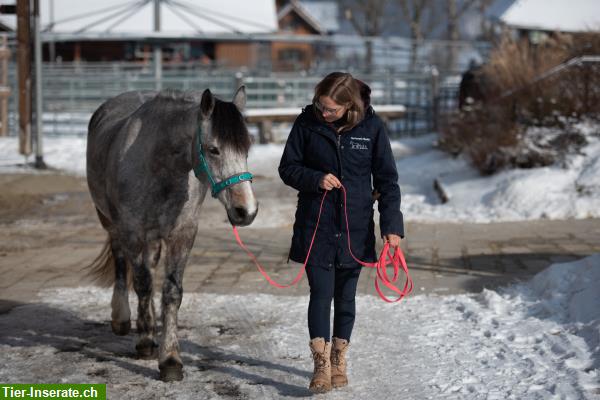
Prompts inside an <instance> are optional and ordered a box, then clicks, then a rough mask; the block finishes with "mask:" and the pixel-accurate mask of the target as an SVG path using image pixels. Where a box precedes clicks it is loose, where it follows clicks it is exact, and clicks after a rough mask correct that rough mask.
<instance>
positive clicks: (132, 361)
mask: <svg viewBox="0 0 600 400" xmlns="http://www.w3.org/2000/svg"><path fill="white" fill-rule="evenodd" d="M599 286H600V255H594V256H590V257H588V258H585V259H582V260H579V261H576V262H571V263H566V264H555V265H553V266H551V267H549V268H548V269H547V270H545V271H542V272H541V273H539V274H538V275H536V276H535V277H534V278H533V279H532V280H530V281H529V282H524V283H521V284H517V285H513V286H510V287H507V288H504V289H502V290H499V291H490V290H484V291H483V292H481V293H478V294H468V295H467V294H463V295H450V296H437V295H415V296H409V297H407V298H405V299H404V300H403V301H402V302H401V303H400V304H396V305H389V304H386V303H384V302H382V301H381V300H380V299H379V298H377V297H375V296H359V297H358V299H357V309H358V318H357V321H356V326H355V330H354V333H353V337H352V344H351V348H350V351H349V353H348V355H349V379H350V386H349V387H346V388H343V389H339V390H335V391H333V392H332V393H330V394H328V395H327V397H328V398H331V399H365V398H373V399H392V398H407V399H598V398H600V383H599V378H600V377H599V376H598V369H599V367H600V347H599V335H600V299H599V297H598V296H597V288H598V287H599ZM250 298H251V301H249V299H250ZM110 299H111V293H110V291H109V290H106V289H99V288H93V287H81V288H76V289H73V288H58V289H52V290H50V289H48V290H45V291H43V292H41V293H40V294H39V297H38V299H37V300H38V302H36V303H32V304H26V305H22V306H17V307H15V308H13V309H12V310H11V311H10V312H9V313H8V314H3V315H0V365H3V366H8V365H10V368H6V367H3V368H0V382H7V383H9V382H58V381H60V382H105V383H107V387H108V393H109V394H110V398H136V399H138V398H139V399H141V398H166V397H168V398H177V399H209V398H220V396H225V397H226V396H227V395H229V396H231V397H236V398H252V399H258V398H260V399H280V398H292V397H298V396H306V395H308V391H307V389H306V388H307V386H308V381H309V379H310V371H311V368H312V365H311V362H312V360H311V358H310V353H309V349H308V333H307V330H306V326H305V320H306V315H305V314H306V308H307V296H303V297H290V296H272V295H266V294H255V295H252V296H251V297H249V295H235V294H232V295H216V294H204V293H202V294H200V293H186V294H185V295H184V297H183V302H182V305H181V310H180V312H179V327H180V328H179V338H180V344H181V350H182V357H183V359H184V363H185V367H184V373H185V376H184V380H183V381H182V382H179V383H175V384H163V383H162V382H160V381H158V380H157V377H158V371H157V370H158V369H157V362H156V361H155V360H154V361H152V360H151V361H146V360H138V359H136V358H135V356H134V350H133V349H134V345H135V336H134V335H129V336H127V337H117V336H114V335H113V334H112V333H111V332H110V327H109V325H110V324H109V323H108V318H109V316H110V307H109V304H110ZM156 300H157V302H158V299H156ZM157 304H160V303H157ZM130 305H131V309H132V312H133V315H132V320H135V318H136V315H135V310H136V299H135V296H133V295H132V296H131V297H130ZM48 366H52V367H51V368H48Z"/></svg>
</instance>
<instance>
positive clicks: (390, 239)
mask: <svg viewBox="0 0 600 400" xmlns="http://www.w3.org/2000/svg"><path fill="white" fill-rule="evenodd" d="M400 240H401V238H400V236H398V235H394V234H393V233H390V234H388V235H385V236H384V237H383V241H384V242H387V243H389V244H390V246H392V247H399V246H400Z"/></svg>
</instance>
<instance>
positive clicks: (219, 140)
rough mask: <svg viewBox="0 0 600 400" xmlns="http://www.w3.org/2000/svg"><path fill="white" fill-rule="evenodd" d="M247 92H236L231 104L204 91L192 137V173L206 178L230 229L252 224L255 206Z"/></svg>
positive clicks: (242, 88) (255, 210)
mask: <svg viewBox="0 0 600 400" xmlns="http://www.w3.org/2000/svg"><path fill="white" fill-rule="evenodd" d="M245 105H246V90H245V88H244V87H243V86H242V87H240V88H239V89H238V91H237V92H236V94H235V96H234V97H233V102H225V101H221V100H219V99H217V98H215V97H214V96H213V94H212V93H211V92H210V90H208V89H206V90H205V91H204V93H203V94H202V100H201V102H200V120H199V127H200V128H199V130H198V132H197V133H196V135H195V137H194V145H193V150H192V151H193V153H192V154H194V157H193V162H194V170H195V171H196V174H197V175H202V176H201V178H204V177H205V178H206V179H207V180H208V184H209V185H210V187H211V191H212V194H213V196H214V197H216V198H218V199H219V201H220V202H221V203H222V204H223V206H224V207H225V210H227V216H228V217H229V221H230V222H231V224H232V225H236V226H245V225H249V224H251V223H252V221H253V220H254V217H256V213H257V212H258V203H257V201H256V198H255V197H254V192H253V191H252V186H251V181H250V179H251V177H252V176H251V175H250V173H248V172H245V171H248V150H249V149H250V135H249V134H248V129H247V128H246V124H245V122H244V117H243V116H242V110H243V109H244V107H245Z"/></svg>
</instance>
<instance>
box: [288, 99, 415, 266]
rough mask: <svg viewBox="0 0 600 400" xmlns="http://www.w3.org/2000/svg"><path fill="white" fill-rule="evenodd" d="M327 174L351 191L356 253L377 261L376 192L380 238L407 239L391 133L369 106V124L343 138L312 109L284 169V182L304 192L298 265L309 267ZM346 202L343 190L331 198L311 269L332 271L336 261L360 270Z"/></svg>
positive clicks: (299, 123) (295, 132) (296, 239)
mask: <svg viewBox="0 0 600 400" xmlns="http://www.w3.org/2000/svg"><path fill="white" fill-rule="evenodd" d="M328 173H332V174H334V175H335V176H336V177H337V178H338V179H339V180H340V181H341V182H342V184H343V185H344V187H345V188H346V192H347V202H348V220H349V226H350V238H351V244H352V252H353V253H354V255H355V256H356V257H357V258H358V259H360V260H362V261H368V262H372V261H375V260H376V258H377V257H376V254H375V234H374V221H373V213H374V211H373V204H374V200H373V196H372V191H373V188H375V189H376V190H377V191H378V192H379V193H380V194H381V196H380V197H379V200H378V209H379V213H380V228H381V235H382V236H383V235H386V234H396V235H399V236H402V237H404V224H403V217H402V213H401V212H400V188H399V187H398V173H397V171H396V163H395V161H394V157H393V155H392V150H391V147H390V142H389V139H388V135H387V132H386V128H385V126H384V124H383V121H382V120H381V119H380V118H379V117H378V116H377V115H376V114H375V112H374V111H373V108H371V107H370V106H369V107H368V108H367V110H366V113H365V117H364V119H363V120H362V121H361V122H360V123H359V124H358V125H356V126H355V127H354V128H353V129H351V130H349V131H345V132H343V133H342V134H341V135H338V134H337V133H336V132H335V130H334V129H333V128H331V127H330V126H329V125H327V124H326V123H324V122H321V121H320V120H319V119H318V118H317V116H316V115H315V112H314V109H313V106H312V105H309V106H307V107H305V108H304V109H303V110H302V113H301V114H300V115H299V116H298V118H297V119H296V121H295V123H294V126H293V128H292V131H291V132H290V135H289V137H288V140H287V143H286V145H285V150H284V151H283V156H282V157H281V162H280V164H279V176H280V177H281V179H282V180H283V182H284V183H285V184H286V185H289V186H291V187H293V188H294V189H296V190H298V192H299V193H298V206H297V209H296V220H295V223H294V233H293V238H292V245H291V249H290V259H292V260H293V261H296V262H300V263H304V260H305V258H306V254H307V252H308V247H309V245H310V240H311V237H312V234H313V232H314V229H315V225H316V222H317V217H318V213H319V205H320V202H321V198H322V196H323V189H321V188H320V187H319V182H320V180H321V178H322V177H323V176H324V175H326V174H328ZM371 177H372V179H371ZM343 201H344V200H343V194H342V191H341V189H333V190H331V191H330V192H329V193H328V194H327V197H326V199H325V203H324V205H323V214H322V215H321V221H320V224H319V230H318V232H317V235H316V237H315V243H314V245H313V248H312V253H311V256H310V259H309V261H308V262H309V264H311V265H319V266H322V267H328V268H331V267H332V266H333V264H334V262H335V260H336V256H337V262H338V263H339V264H340V265H341V266H342V267H344V266H346V267H349V266H355V265H356V262H355V261H354V260H353V259H352V257H351V255H350V252H349V251H348V244H347V233H346V232H347V229H346V222H345V218H344V209H343Z"/></svg>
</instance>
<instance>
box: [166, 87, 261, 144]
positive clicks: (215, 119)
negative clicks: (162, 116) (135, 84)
mask: <svg viewBox="0 0 600 400" xmlns="http://www.w3.org/2000/svg"><path fill="white" fill-rule="evenodd" d="M157 100H159V101H164V102H167V103H173V102H174V103H177V104H180V105H182V106H184V107H192V106H196V105H198V104H199V102H200V97H199V96H198V93H197V92H182V91H179V90H173V89H165V90H162V91H161V92H160V93H158V95H157ZM194 108H195V107H194ZM212 129H213V133H214V134H216V135H217V136H218V138H219V140H220V141H221V143H223V144H224V145H226V146H229V147H231V148H232V149H234V150H235V151H237V152H239V153H248V150H249V149H250V143H251V142H250V135H249V134H248V129H247V128H246V124H245V123H244V117H243V115H242V113H241V112H240V111H239V110H238V108H237V107H236V106H235V104H233V103H232V102H228V101H222V100H220V99H218V98H216V97H215V107H214V109H213V113H212Z"/></svg>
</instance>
